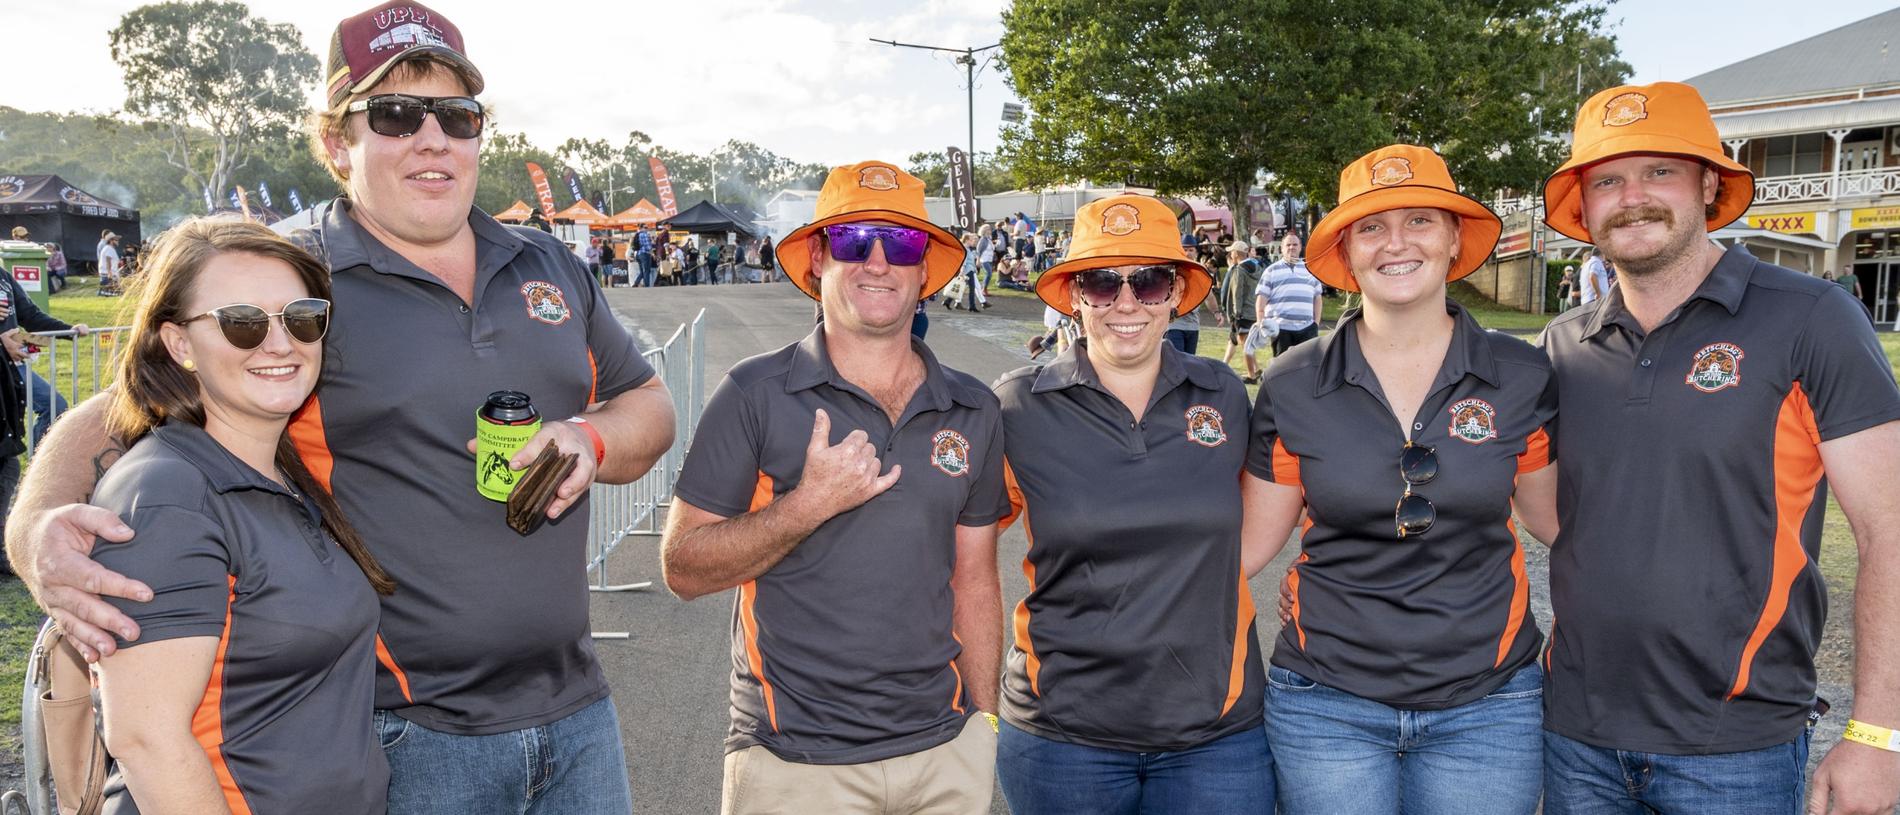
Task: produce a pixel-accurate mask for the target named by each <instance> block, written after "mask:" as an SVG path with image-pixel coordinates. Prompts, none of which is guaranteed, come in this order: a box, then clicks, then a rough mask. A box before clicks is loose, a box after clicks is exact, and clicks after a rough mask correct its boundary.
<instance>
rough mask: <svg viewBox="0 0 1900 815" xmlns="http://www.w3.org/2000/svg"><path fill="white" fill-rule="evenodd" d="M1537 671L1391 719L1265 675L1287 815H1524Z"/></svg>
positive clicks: (1537, 755) (1369, 706)
mask: <svg viewBox="0 0 1900 815" xmlns="http://www.w3.org/2000/svg"><path fill="white" fill-rule="evenodd" d="M1543 695H1544V672H1543V669H1542V668H1539V667H1538V666H1537V665H1536V664H1535V663H1533V664H1531V665H1529V666H1526V667H1525V668H1523V669H1522V670H1520V671H1518V672H1517V673H1516V674H1514V675H1512V677H1511V679H1510V681H1508V682H1506V683H1504V684H1503V685H1502V686H1500V687H1499V688H1498V689H1497V690H1495V691H1492V692H1491V694H1490V695H1488V696H1485V697H1484V698H1482V699H1479V700H1477V701H1475V702H1468V703H1466V704H1463V705H1459V706H1457V707H1453V708H1447V709H1444V710H1400V709H1398V708H1393V707H1389V706H1387V705H1384V704H1381V703H1379V702H1375V701H1372V700H1370V699H1365V698H1361V697H1358V696H1354V695H1352V694H1350V693H1346V692H1345V691H1341V690H1335V689H1333V688H1329V687H1327V686H1325V685H1321V684H1318V683H1316V682H1314V681H1313V680H1311V679H1307V678H1306V677H1304V676H1301V675H1299V674H1297V673H1294V672H1292V671H1289V670H1287V669H1285V668H1280V667H1277V666H1269V667H1268V669H1267V735H1268V740H1269V741H1271V742H1272V743H1273V756H1274V764H1275V766H1276V767H1277V768H1278V771H1279V774H1280V777H1279V781H1280V807H1281V811H1282V812H1284V813H1286V815H1309V813H1317V814H1323V815H1354V813H1366V814H1367V815H1373V814H1374V813H1376V814H1377V815H1393V813H1400V812H1402V813H1405V815H1440V814H1441V813H1442V815H1476V814H1477V813H1498V814H1499V815H1529V813H1533V812H1536V811H1537V793H1538V788H1539V786H1540V785H1541V784H1542V783H1543V780H1544V778H1543V726H1544V703H1543Z"/></svg>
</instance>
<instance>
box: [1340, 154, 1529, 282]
mask: <svg viewBox="0 0 1900 815" xmlns="http://www.w3.org/2000/svg"><path fill="white" fill-rule="evenodd" d="M1407 207H1426V208H1430V209H1442V210H1444V211H1446V212H1449V213H1452V214H1454V215H1457V216H1458V218H1459V225H1458V257H1456V258H1454V259H1453V260H1452V264H1451V269H1450V270H1449V271H1448V272H1447V273H1446V275H1445V281H1446V282H1451V281H1453V280H1457V279H1459V278H1461V277H1464V276H1465V275H1468V274H1471V273H1472V272H1475V271H1477V270H1478V267H1479V266H1483V265H1484V261H1485V258H1488V257H1490V256H1491V250H1492V249H1494V248H1496V247H1497V245H1498V235H1500V234H1502V233H1503V232H1504V222H1503V221H1501V220H1499V219H1498V216H1497V213H1494V212H1492V211H1491V208H1490V207H1487V206H1485V205H1484V204H1481V203H1478V201H1477V199H1475V198H1472V197H1471V196H1468V195H1465V194H1464V193H1461V192H1459V191H1458V185H1457V184H1456V183H1455V182H1453V181H1452V180H1451V170H1450V169H1447V168H1446V167H1445V159H1444V157H1442V156H1440V155H1438V154H1437V153H1435V152H1433V151H1431V150H1429V149H1427V148H1424V147H1417V146H1414V145H1410V144H1394V145H1390V146H1387V147H1381V148H1379V149H1377V150H1374V151H1372V152H1370V153H1367V154H1365V155H1363V156H1360V157H1359V159H1358V160H1357V161H1354V162H1353V163H1351V164H1348V165H1346V169H1344V170H1341V171H1339V206H1336V207H1334V208H1333V211H1332V212H1328V213H1326V217H1325V218H1322V219H1320V222H1319V226H1316V227H1313V237H1312V239H1311V240H1308V241H1307V243H1306V247H1307V249H1306V268H1307V270H1308V271H1310V272H1312V273H1313V276H1314V277H1317V278H1319V280H1320V282H1321V283H1325V284H1326V285H1328V286H1331V287H1333V288H1335V289H1339V290H1341V291H1358V290H1359V281H1357V280H1354V279H1353V276H1352V269H1351V267H1350V266H1348V265H1347V263H1346V251H1345V247H1344V246H1342V245H1341V242H1340V239H1341V238H1342V237H1343V236H1344V235H1345V233H1346V229H1347V228H1348V227H1351V226H1352V224H1353V222H1354V221H1357V220H1359V219H1360V218H1364V217H1366V216H1367V215H1374V214H1377V213H1380V212H1385V211H1388V210H1394V209H1404V208H1407Z"/></svg>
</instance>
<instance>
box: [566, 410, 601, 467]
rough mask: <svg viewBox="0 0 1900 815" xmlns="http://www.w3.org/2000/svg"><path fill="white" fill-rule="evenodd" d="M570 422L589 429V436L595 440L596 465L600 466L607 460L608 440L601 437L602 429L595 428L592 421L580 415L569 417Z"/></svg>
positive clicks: (583, 428) (586, 429)
mask: <svg viewBox="0 0 1900 815" xmlns="http://www.w3.org/2000/svg"><path fill="white" fill-rule="evenodd" d="M567 421H568V423H570V424H573V425H576V426H578V427H580V429H582V430H585V431H587V437H588V438H590V439H593V440H594V466H595V467H599V466H600V465H601V463H603V462H605V461H606V460H607V440H606V439H603V438H601V437H600V431H598V430H595V429H594V425H593V423H592V422H589V421H587V420H586V419H583V418H581V417H579V416H572V417H569V418H568V420H567Z"/></svg>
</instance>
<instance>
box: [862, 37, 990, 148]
mask: <svg viewBox="0 0 1900 815" xmlns="http://www.w3.org/2000/svg"><path fill="white" fill-rule="evenodd" d="M871 42H874V43H878V44H880V45H888V46H891V47H893V48H916V49H920V50H923V51H942V52H944V53H948V54H956V55H957V58H956V63H957V64H958V65H961V66H963V74H964V89H965V91H967V94H968V95H967V100H968V110H969V114H970V133H969V137H970V141H969V147H970V163H971V164H972V165H974V164H975V163H976V55H977V54H980V53H983V52H984V51H988V50H990V49H992V48H997V47H1000V46H1001V45H1002V43H991V44H989V45H985V46H981V47H976V48H945V47H943V46H940V45H913V44H911V43H907V42H898V41H896V40H880V39H878V38H876V37H872V38H871Z"/></svg>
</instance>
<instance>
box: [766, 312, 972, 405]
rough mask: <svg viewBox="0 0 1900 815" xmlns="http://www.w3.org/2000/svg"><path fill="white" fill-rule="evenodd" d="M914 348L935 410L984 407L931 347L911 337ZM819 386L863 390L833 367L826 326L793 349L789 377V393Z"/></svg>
mask: <svg viewBox="0 0 1900 815" xmlns="http://www.w3.org/2000/svg"><path fill="white" fill-rule="evenodd" d="M910 349H911V350H912V351H915V352H916V353H917V356H918V357H919V358H921V359H922V360H923V361H924V381H923V384H922V385H920V386H919V389H920V390H921V391H922V392H923V393H924V395H925V397H926V398H928V399H929V402H930V407H931V408H932V409H933V410H949V409H950V405H951V403H953V402H954V403H956V404H959V405H963V406H964V407H969V408H981V407H983V399H982V397H980V396H977V395H974V394H971V393H968V392H967V391H968V388H964V387H960V386H959V385H958V384H957V383H955V382H951V381H950V377H949V375H948V374H947V373H945V372H944V368H943V365H942V364H940V363H938V362H937V355H936V354H933V353H931V352H930V346H928V345H925V344H924V343H923V341H922V340H919V339H917V338H916V337H911V339H910ZM819 385H830V386H832V387H834V388H837V389H839V390H850V391H858V390H860V389H859V388H858V387H857V386H856V385H853V384H851V383H850V382H849V381H847V380H846V379H845V378H844V377H842V376H839V375H838V369H837V368H836V367H834V366H833V365H832V364H831V351H830V349H829V348H828V347H827V346H826V343H825V325H824V323H819V324H818V326H817V327H816V328H813V329H812V331H811V333H810V334H807V335H805V338H804V339H802V340H799V341H798V345H797V346H796V347H795V348H794V349H793V350H792V368H791V372H790V373H789V374H788V375H787V376H786V377H785V392H786V393H797V392H799V391H802V390H809V389H811V388H815V387H817V386H819Z"/></svg>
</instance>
